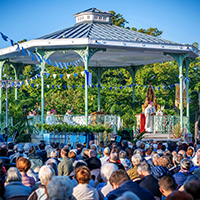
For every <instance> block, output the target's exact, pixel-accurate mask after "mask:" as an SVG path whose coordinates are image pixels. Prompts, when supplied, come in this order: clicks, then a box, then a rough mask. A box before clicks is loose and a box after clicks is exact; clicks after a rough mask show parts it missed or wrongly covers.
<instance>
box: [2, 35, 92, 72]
mask: <svg viewBox="0 0 200 200" xmlns="http://www.w3.org/2000/svg"><path fill="white" fill-rule="evenodd" d="M0 35H1V37H2V39H3V40H4V41H6V42H9V41H10V44H11V45H12V46H15V43H14V41H13V40H12V39H11V38H9V37H8V36H6V35H5V34H3V33H2V32H0ZM16 45H17V48H16V50H17V51H19V52H20V51H21V52H22V55H23V56H27V55H28V56H30V57H31V60H32V61H35V60H36V61H37V62H40V63H41V62H42V61H43V60H44V61H45V63H46V64H48V65H51V66H54V67H59V68H61V69H63V68H66V69H69V66H73V67H74V68H75V67H77V66H78V64H79V63H80V62H83V61H85V59H86V58H88V52H86V55H84V56H83V57H82V58H80V59H79V60H77V61H74V62H69V63H65V62H57V61H54V60H50V59H45V58H44V57H42V58H41V57H40V56H39V55H38V54H36V53H33V52H32V51H29V50H28V49H24V48H23V46H21V45H20V44H18V43H16Z"/></svg>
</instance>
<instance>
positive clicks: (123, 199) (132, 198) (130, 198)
mask: <svg viewBox="0 0 200 200" xmlns="http://www.w3.org/2000/svg"><path fill="white" fill-rule="evenodd" d="M116 200H140V198H139V197H138V196H137V195H136V194H134V193H133V192H130V191H128V192H124V193H123V194H122V196H120V197H118V198H117V199H116Z"/></svg>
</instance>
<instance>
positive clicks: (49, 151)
mask: <svg viewBox="0 0 200 200" xmlns="http://www.w3.org/2000/svg"><path fill="white" fill-rule="evenodd" d="M45 150H46V152H47V158H50V155H51V152H52V151H53V148H52V147H51V146H50V145H47V146H46V147H45Z"/></svg>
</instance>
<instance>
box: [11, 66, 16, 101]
mask: <svg viewBox="0 0 200 200" xmlns="http://www.w3.org/2000/svg"><path fill="white" fill-rule="evenodd" d="M10 66H11V67H12V68H13V69H14V72H15V80H18V76H17V71H16V68H15V66H14V65H13V64H10ZM15 100H17V87H16V88H15Z"/></svg>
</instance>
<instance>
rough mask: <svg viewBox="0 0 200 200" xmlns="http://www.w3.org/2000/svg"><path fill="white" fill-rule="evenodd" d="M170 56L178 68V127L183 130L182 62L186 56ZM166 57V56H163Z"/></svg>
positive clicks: (171, 54) (172, 54)
mask: <svg viewBox="0 0 200 200" xmlns="http://www.w3.org/2000/svg"><path fill="white" fill-rule="evenodd" d="M167 54H168V55H170V56H172V57H173V58H174V60H175V61H176V62H177V63H178V66H179V81H180V125H181V131H182V130H183V61H184V59H185V58H186V57H188V54H176V53H167ZM164 55H166V54H164Z"/></svg>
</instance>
